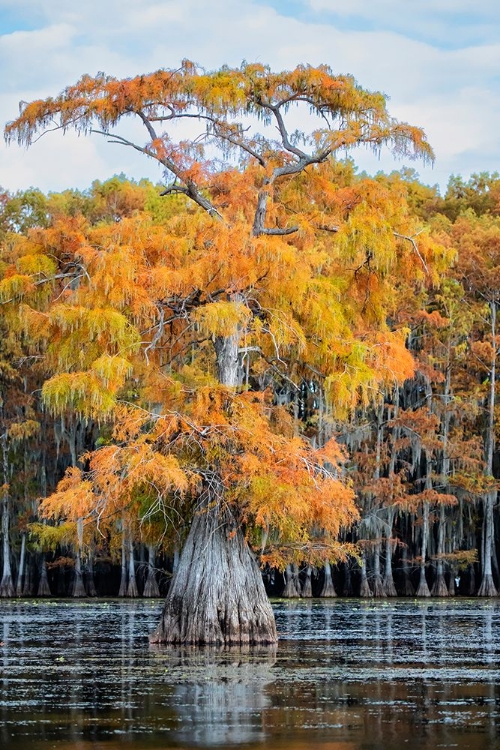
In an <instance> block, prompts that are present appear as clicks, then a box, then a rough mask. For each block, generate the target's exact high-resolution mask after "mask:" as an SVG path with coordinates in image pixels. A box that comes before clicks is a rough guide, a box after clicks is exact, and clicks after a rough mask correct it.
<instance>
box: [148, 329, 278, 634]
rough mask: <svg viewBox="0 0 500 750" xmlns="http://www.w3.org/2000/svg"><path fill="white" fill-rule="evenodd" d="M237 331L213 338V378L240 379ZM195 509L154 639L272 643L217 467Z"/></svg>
mask: <svg viewBox="0 0 500 750" xmlns="http://www.w3.org/2000/svg"><path fill="white" fill-rule="evenodd" d="M239 340H240V334H239V332H236V333H235V334H234V335H232V336H225V337H217V338H216V339H215V342H214V348H215V354H216V368H217V375H218V379H219V382H220V383H221V384H222V385H225V386H228V387H236V386H238V385H239V384H240V382H241V368H240V366H239ZM198 508H199V510H198V512H197V513H196V515H195V517H194V519H193V522H192V525H191V529H190V531H189V534H188V537H187V539H186V543H185V545H184V549H183V550H182V554H181V557H180V560H179V567H178V568H177V571H176V572H175V574H174V576H173V578H172V582H171V584H170V587H169V590H168V594H167V599H166V602H165V606H164V608H163V613H162V616H161V620H160V625H159V627H158V630H157V632H156V633H155V635H154V636H153V637H152V641H153V642H155V643H191V644H197V645H202V644H223V645H230V644H248V643H276V642H277V640H278V636H277V633H276V623H275V621H274V614H273V610H272V607H271V604H270V602H269V599H268V598H267V594H266V590H265V588H264V582H263V580H262V575H261V572H260V570H259V567H258V565H257V563H256V561H255V558H254V557H253V555H252V553H251V551H250V548H249V547H248V544H247V542H246V540H245V538H244V536H243V532H242V530H241V528H240V525H239V523H238V519H235V517H234V515H233V514H232V513H231V511H230V509H229V508H228V506H227V504H226V502H225V498H224V487H223V484H222V481H221V479H220V475H219V473H218V470H217V467H211V469H210V470H206V471H205V472H204V476H203V487H202V492H201V495H200V498H199V504H198Z"/></svg>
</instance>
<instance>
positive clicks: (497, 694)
mask: <svg viewBox="0 0 500 750" xmlns="http://www.w3.org/2000/svg"><path fill="white" fill-rule="evenodd" d="M160 609H161V602H160V601H131V602H124V601H115V600H113V601H109V600H108V601H84V602H80V601H78V602H73V601H71V602H70V601H68V600H64V601H62V600H55V601H34V602H22V601H21V602H19V601H2V602H0V748H2V750H21V749H22V750H24V748H27V749H28V750H49V748H54V749H56V750H125V749H126V748H127V749H128V750H153V749H155V750H157V749H159V748H225V750H234V749H235V748H239V750H250V748H252V750H257V749H259V750H272V749H273V750H274V748H276V750H281V749H283V750H284V749H286V750H306V749H307V748H311V749H312V750H393V749H394V750H396V748H397V749H398V750H401V749H403V750H404V749H405V748H409V749H414V748H422V749H424V750H427V749H429V750H430V749H431V748H432V749H434V748H459V749H460V750H462V749H464V748H471V749H473V750H483V748H484V749H488V750H489V748H491V749H492V750H493V749H494V748H500V602H497V601H484V600H472V599H455V600H452V601H442V600H440V601H437V600H431V601H427V602H423V601H413V600H398V601H394V602H392V601H391V602H373V601H372V602H363V601H359V600H333V601H314V602H279V603H276V604H275V612H276V619H277V623H278V630H279V632H280V643H279V647H278V649H277V650H273V649H271V650H269V649H264V650H260V651H256V652H254V651H250V652H247V653H242V652H241V651H239V650H238V651H234V652H233V651H230V652H228V651H217V650H215V649H207V650H195V649H172V648H169V649H167V648H158V647H151V646H149V643H148V634H149V633H150V632H151V631H152V630H154V627H155V625H156V622H157V619H158V616H159V612H160Z"/></svg>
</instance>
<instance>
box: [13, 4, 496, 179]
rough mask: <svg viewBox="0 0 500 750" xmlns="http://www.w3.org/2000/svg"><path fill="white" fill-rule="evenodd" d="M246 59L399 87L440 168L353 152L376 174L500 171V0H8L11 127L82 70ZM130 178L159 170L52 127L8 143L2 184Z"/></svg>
mask: <svg viewBox="0 0 500 750" xmlns="http://www.w3.org/2000/svg"><path fill="white" fill-rule="evenodd" d="M183 58H188V59H190V60H192V61H194V62H196V63H199V64H200V65H201V66H202V67H204V68H205V69H208V70H211V69H215V68H218V67H220V66H221V65H223V64H227V65H230V66H239V65H240V64H241V62H242V61H243V60H246V61H248V62H261V63H267V64H269V65H270V66H271V67H272V68H273V69H275V70H285V69H290V68H294V67H295V66H296V65H297V64H299V63H308V64H311V65H318V64H322V63H325V64H327V65H329V66H330V67H331V68H332V70H333V72H334V73H350V74H352V75H354V77H355V78H356V79H357V81H358V83H359V84H360V85H362V86H363V87H364V88H368V89H371V90H376V91H382V92H384V93H385V94H387V95H388V97H389V101H388V109H389V112H390V113H391V115H392V116H394V117H396V118H397V119H398V120H402V121H405V122H409V123H411V124H412V125H418V126H420V127H422V128H423V129H424V130H425V132H426V134H427V137H428V140H429V141H430V143H431V145H432V147H433V148H434V151H435V154H436V161H435V163H434V165H433V166H432V167H430V166H429V167H426V166H424V165H422V164H421V163H419V162H409V161H406V162H405V161H398V160H394V158H393V157H392V155H391V154H390V153H389V152H383V153H382V154H381V155H380V156H379V157H376V156H375V155H371V154H369V153H367V152H366V151H364V150H363V151H359V152H353V153H352V156H353V158H354V160H355V162H356V164H357V165H358V167H359V169H362V170H366V171H368V172H369V173H372V174H373V173H375V172H377V171H379V170H383V171H385V172H390V171H392V170H393V169H401V168H402V167H413V168H414V169H416V171H417V172H418V173H419V175H420V177H421V179H422V181H423V182H425V183H427V184H430V185H434V184H437V185H439V187H440V189H441V192H444V191H445V189H446V184H447V182H448V178H449V176H450V175H451V174H455V175H457V174H461V175H462V176H463V177H464V178H466V179H467V178H468V177H469V176H470V174H471V173H474V172H481V171H488V172H494V171H497V170H498V171H500V137H499V136H500V3H498V0H210V2H208V0H85V2H80V3H77V2H71V1H70V0H44V1H43V2H41V1H40V0H0V72H1V75H0V121H1V124H2V128H3V126H4V125H5V123H6V122H7V121H9V120H12V119H14V118H15V117H16V115H17V113H18V106H19V102H20V101H32V100H33V99H39V98H42V97H47V96H51V95H57V94H58V93H59V92H60V91H61V90H62V89H63V88H64V87H65V86H67V85H69V84H71V83H74V82H75V81H76V80H78V79H79V78H80V76H81V75H82V74H84V73H88V74H90V75H95V74H96V73H97V72H98V71H104V72H106V73H107V74H109V75H113V76H116V77H119V78H121V77H127V76H133V75H136V74H138V73H149V72H151V71H153V70H157V69H158V68H175V67H177V66H178V64H179V62H180V61H181V60H182V59H183ZM117 173H125V174H126V175H127V176H128V177H132V178H135V179H139V178H141V177H143V176H146V177H149V178H151V179H153V180H154V181H159V180H160V179H161V172H160V170H159V168H158V167H157V166H155V165H154V164H153V163H150V162H147V160H145V159H144V157H142V156H141V155H140V154H134V153H133V152H132V151H131V150H130V149H126V148H122V147H119V146H116V145H110V144H108V143H106V142H105V140H104V139H102V138H99V136H91V137H85V136H80V137H78V136H76V135H74V134H66V135H64V136H63V135H62V134H61V133H57V132H55V133H48V134H47V135H45V136H44V137H43V138H41V139H40V140H39V141H37V142H36V143H35V144H34V145H33V146H31V147H30V149H28V150H26V149H24V148H20V147H18V146H17V145H9V146H6V145H5V144H4V143H3V141H2V142H1V143H0V185H1V186H2V187H3V188H5V189H7V190H10V191H15V190H21V189H26V188H28V187H30V186H34V187H39V188H40V189H42V190H44V191H50V190H53V191H59V190H63V189H66V188H70V187H74V188H79V189H85V188H87V187H89V186H90V184H91V183H92V181H93V180H94V179H100V180H104V179H107V178H108V177H111V176H112V175H113V174H117Z"/></svg>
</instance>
